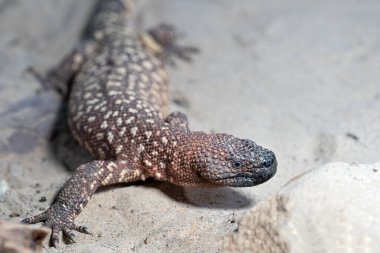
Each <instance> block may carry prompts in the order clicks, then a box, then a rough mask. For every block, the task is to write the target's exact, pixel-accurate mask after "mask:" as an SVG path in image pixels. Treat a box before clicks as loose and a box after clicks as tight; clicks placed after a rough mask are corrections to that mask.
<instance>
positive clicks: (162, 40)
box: [142, 23, 199, 66]
mask: <svg viewBox="0 0 380 253" xmlns="http://www.w3.org/2000/svg"><path fill="white" fill-rule="evenodd" d="M180 37H182V34H180V33H179V32H178V31H177V29H176V28H175V27H174V26H173V25H169V24H165V23H162V24H159V25H157V26H155V27H153V28H151V29H150V30H148V32H147V34H146V35H145V36H142V41H143V44H145V46H146V47H148V48H149V49H150V50H151V51H152V52H153V53H155V54H156V55H157V56H158V57H159V58H160V59H161V60H162V61H163V62H167V63H168V64H170V65H171V66H175V65H176V64H175V62H174V60H173V59H172V56H175V57H178V58H179V59H181V60H183V61H186V62H190V61H191V55H192V54H196V53H199V49H198V48H197V47H193V46H182V45H178V44H177V41H178V39H179V38H180ZM156 43H157V44H158V45H157V44H156Z"/></svg>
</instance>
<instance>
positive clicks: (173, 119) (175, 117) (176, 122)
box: [165, 112, 190, 132]
mask: <svg viewBox="0 0 380 253" xmlns="http://www.w3.org/2000/svg"><path fill="white" fill-rule="evenodd" d="M165 122H166V123H168V124H169V125H170V126H171V127H173V128H177V129H181V130H184V131H186V132H187V131H190V130H189V121H188V119H187V116H186V114H184V113H182V112H172V113H170V114H169V115H168V116H167V117H166V119H165Z"/></svg>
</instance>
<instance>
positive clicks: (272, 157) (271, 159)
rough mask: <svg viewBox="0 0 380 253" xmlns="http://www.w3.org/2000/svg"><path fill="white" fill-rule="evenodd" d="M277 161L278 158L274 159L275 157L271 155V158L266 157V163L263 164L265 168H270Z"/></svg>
mask: <svg viewBox="0 0 380 253" xmlns="http://www.w3.org/2000/svg"><path fill="white" fill-rule="evenodd" d="M275 160H276V158H275V157H274V155H270V156H268V157H266V158H265V160H264V162H263V165H264V167H266V168H268V167H270V166H272V165H273V163H274V161H275Z"/></svg>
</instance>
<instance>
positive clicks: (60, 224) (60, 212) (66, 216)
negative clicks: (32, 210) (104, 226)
mask: <svg viewBox="0 0 380 253" xmlns="http://www.w3.org/2000/svg"><path fill="white" fill-rule="evenodd" d="M21 222H22V223H27V224H34V223H38V222H43V225H44V226H46V227H49V228H51V230H52V234H51V238H50V243H51V245H52V246H54V247H55V248H57V247H58V245H59V234H60V232H61V231H62V234H63V237H64V239H65V240H66V241H67V242H68V243H74V242H75V234H74V233H73V231H72V230H75V231H78V232H80V233H84V234H89V235H92V233H90V232H89V230H88V228H87V227H84V226H78V225H76V224H75V223H74V218H73V215H72V214H70V213H68V212H67V210H65V209H64V208H63V207H62V206H60V205H58V204H54V205H52V206H51V207H50V208H49V209H47V210H46V211H44V212H42V213H40V214H38V215H35V216H32V217H28V218H25V219H23V220H22V221H21Z"/></svg>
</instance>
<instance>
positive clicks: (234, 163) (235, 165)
mask: <svg viewBox="0 0 380 253" xmlns="http://www.w3.org/2000/svg"><path fill="white" fill-rule="evenodd" d="M232 166H234V168H236V169H239V168H240V167H241V162H240V161H236V160H235V161H233V162H232Z"/></svg>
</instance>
